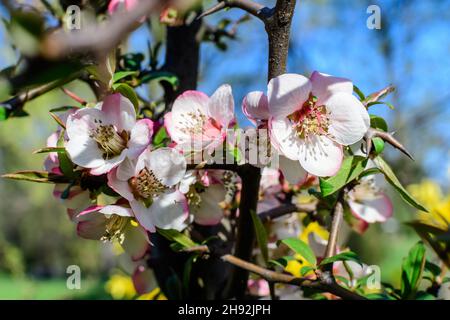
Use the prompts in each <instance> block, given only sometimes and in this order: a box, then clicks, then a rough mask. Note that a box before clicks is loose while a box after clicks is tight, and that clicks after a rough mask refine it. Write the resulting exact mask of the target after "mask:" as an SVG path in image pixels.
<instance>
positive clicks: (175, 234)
mask: <svg viewBox="0 0 450 320" xmlns="http://www.w3.org/2000/svg"><path fill="white" fill-rule="evenodd" d="M156 231H158V233H159V234H160V235H162V236H163V237H164V238H166V239H167V240H169V241H174V242H176V243H179V244H180V245H182V246H183V247H184V248H190V247H194V246H196V245H197V243H195V242H194V241H192V240H191V239H190V238H189V237H187V236H186V235H184V234H182V233H181V232H179V231H177V230H174V229H160V228H156Z"/></svg>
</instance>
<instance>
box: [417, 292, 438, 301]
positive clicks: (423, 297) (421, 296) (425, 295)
mask: <svg viewBox="0 0 450 320" xmlns="http://www.w3.org/2000/svg"><path fill="white" fill-rule="evenodd" d="M416 300H436V297H435V296H433V295H432V294H431V293H428V292H425V291H419V292H417V294H416Z"/></svg>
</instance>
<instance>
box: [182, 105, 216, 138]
mask: <svg viewBox="0 0 450 320" xmlns="http://www.w3.org/2000/svg"><path fill="white" fill-rule="evenodd" d="M181 117H182V118H183V119H182V120H180V121H179V122H178V124H179V125H180V131H181V132H183V133H184V134H188V135H191V136H195V135H201V134H203V133H205V131H206V129H207V128H208V127H211V128H214V129H218V130H220V125H219V124H218V123H217V122H216V121H215V120H214V119H210V118H208V117H207V116H206V115H205V114H203V113H201V112H200V111H198V110H196V111H191V112H188V113H186V114H182V115H181Z"/></svg>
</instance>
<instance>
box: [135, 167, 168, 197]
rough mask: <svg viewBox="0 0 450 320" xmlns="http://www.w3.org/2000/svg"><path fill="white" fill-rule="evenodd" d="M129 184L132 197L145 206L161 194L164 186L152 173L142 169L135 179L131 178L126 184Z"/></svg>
mask: <svg viewBox="0 0 450 320" xmlns="http://www.w3.org/2000/svg"><path fill="white" fill-rule="evenodd" d="M128 183H129V184H130V187H131V190H132V191H133V195H134V196H135V198H137V199H141V200H143V201H144V203H145V204H147V203H149V201H150V202H151V199H152V198H153V197H154V196H156V195H158V194H160V193H162V192H163V191H164V190H165V189H166V186H165V185H163V184H162V183H161V181H159V179H158V178H157V177H156V176H155V174H154V173H153V171H151V170H149V169H147V168H144V169H142V170H141V172H139V174H138V175H137V176H136V177H133V178H131V179H130V180H129V182H128Z"/></svg>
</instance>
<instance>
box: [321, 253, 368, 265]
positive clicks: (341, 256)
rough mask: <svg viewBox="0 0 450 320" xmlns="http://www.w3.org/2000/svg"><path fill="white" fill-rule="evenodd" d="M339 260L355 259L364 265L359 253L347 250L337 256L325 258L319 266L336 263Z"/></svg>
mask: <svg viewBox="0 0 450 320" xmlns="http://www.w3.org/2000/svg"><path fill="white" fill-rule="evenodd" d="M337 261H354V262H357V263H359V264H360V265H361V266H362V263H361V261H360V260H359V257H358V255H357V254H356V253H354V252H353V251H345V252H341V253H339V254H337V255H335V256H332V257H329V258H325V259H323V260H322V261H321V262H320V264H319V266H324V265H327V264H330V263H334V262H337Z"/></svg>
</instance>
